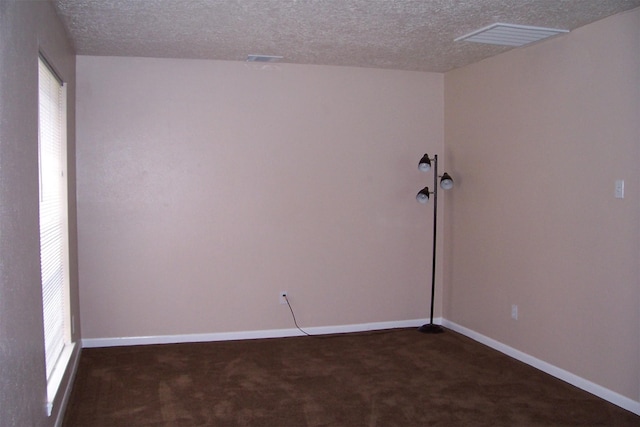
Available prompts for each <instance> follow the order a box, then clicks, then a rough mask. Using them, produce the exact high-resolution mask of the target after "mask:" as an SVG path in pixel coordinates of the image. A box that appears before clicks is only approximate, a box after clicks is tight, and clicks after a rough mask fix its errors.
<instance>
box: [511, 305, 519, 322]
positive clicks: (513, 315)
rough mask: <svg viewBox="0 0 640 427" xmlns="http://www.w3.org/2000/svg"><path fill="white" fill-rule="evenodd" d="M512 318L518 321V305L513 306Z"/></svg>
mask: <svg viewBox="0 0 640 427" xmlns="http://www.w3.org/2000/svg"><path fill="white" fill-rule="evenodd" d="M511 318H512V319H513V320H518V305H517V304H512V305H511Z"/></svg>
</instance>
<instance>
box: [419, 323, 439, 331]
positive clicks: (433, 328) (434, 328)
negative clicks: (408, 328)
mask: <svg viewBox="0 0 640 427" xmlns="http://www.w3.org/2000/svg"><path fill="white" fill-rule="evenodd" d="M418 332H422V333H423V334H441V333H443V332H444V328H443V327H442V326H440V325H436V324H434V323H427V324H425V325H422V326H420V327H419V328H418Z"/></svg>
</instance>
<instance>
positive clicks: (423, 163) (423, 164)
mask: <svg viewBox="0 0 640 427" xmlns="http://www.w3.org/2000/svg"><path fill="white" fill-rule="evenodd" d="M418 169H419V170H421V171H422V172H429V171H430V170H431V159H430V158H429V155H428V154H425V155H424V156H422V158H421V159H420V163H418Z"/></svg>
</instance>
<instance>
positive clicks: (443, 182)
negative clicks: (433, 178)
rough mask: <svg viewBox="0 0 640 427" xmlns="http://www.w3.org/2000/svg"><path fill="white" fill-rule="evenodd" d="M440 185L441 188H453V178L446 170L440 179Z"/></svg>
mask: <svg viewBox="0 0 640 427" xmlns="http://www.w3.org/2000/svg"><path fill="white" fill-rule="evenodd" d="M440 187H441V188H442V189H443V190H451V189H452V188H453V179H452V178H451V177H450V176H449V174H448V173H446V172H445V173H444V175H442V179H440Z"/></svg>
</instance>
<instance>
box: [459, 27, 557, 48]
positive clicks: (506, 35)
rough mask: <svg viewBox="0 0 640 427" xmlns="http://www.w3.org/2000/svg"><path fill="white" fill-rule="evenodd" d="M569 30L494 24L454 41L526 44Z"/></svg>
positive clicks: (504, 44) (511, 44) (506, 44)
mask: <svg viewBox="0 0 640 427" xmlns="http://www.w3.org/2000/svg"><path fill="white" fill-rule="evenodd" d="M568 32H569V30H558V29H555V28H543V27H530V26H527V25H514V24H500V23H497V24H492V25H489V26H488V27H484V28H481V29H479V30H477V31H474V32H472V33H469V34H467V35H464V36H462V37H458V38H457V39H455V40H454V41H467V42H474V43H487V44H496V45H502V46H524V45H526V44H529V43H533V42H536V41H538V40H542V39H546V38H547V37H552V36H556V35H558V34H562V33H568Z"/></svg>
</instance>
